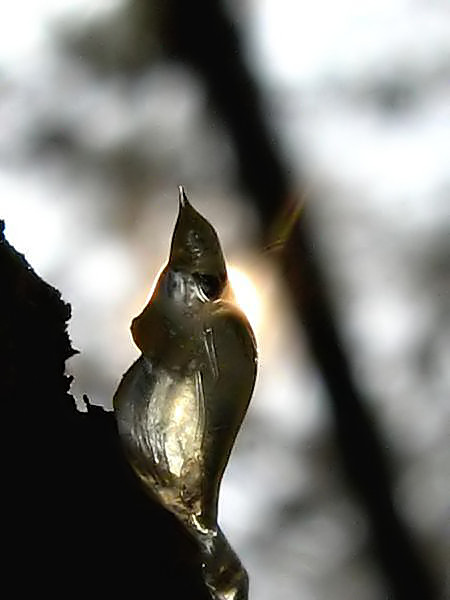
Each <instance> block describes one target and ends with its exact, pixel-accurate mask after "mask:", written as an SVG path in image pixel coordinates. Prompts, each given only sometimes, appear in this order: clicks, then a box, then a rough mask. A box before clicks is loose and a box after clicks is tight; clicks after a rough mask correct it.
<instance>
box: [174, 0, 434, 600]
mask: <svg viewBox="0 0 450 600" xmlns="http://www.w3.org/2000/svg"><path fill="white" fill-rule="evenodd" d="M170 7H171V10H170V11H169V12H170V14H171V21H170V22H169V24H168V36H169V38H170V39H171V40H172V50H173V53H174V54H175V56H176V57H177V58H179V59H181V60H183V61H186V62H188V63H189V64H191V65H192V66H193V67H194V68H195V69H196V70H197V71H198V72H199V73H200V75H201V76H202V77H203V79H204V81H205V82H206V85H207V89H208V92H209V95H210V98H211V101H212V103H213V104H214V106H215V108H216V109H217V110H218V112H219V114H220V116H221V117H222V118H223V120H224V121H225V123H226V125H227V127H228V130H229V132H230V134H231V137H232V139H233V142H234V146H235V150H236V153H237V157H238V161H239V176H240V180H241V183H242V185H243V187H244V188H245V189H246V191H247V192H248V193H249V195H250V197H251V198H252V200H253V202H254V205H255V207H256V209H257V210H258V212H259V215H260V217H261V221H262V223H263V229H264V235H265V236H266V239H267V237H268V234H269V231H270V228H271V224H272V223H273V221H274V219H275V218H276V216H277V215H278V214H279V212H280V211H281V209H282V208H283V207H284V204H285V203H286V202H287V199H288V197H289V192H290V182H289V177H288V174H287V171H286V168H285V167H284V166H283V165H282V164H281V162H280V160H279V159H278V155H277V150H276V148H275V146H274V143H273V141H272V138H271V135H270V133H269V131H268V128H267V126H266V123H265V121H264V118H263V113H262V110H261V98H260V95H259V93H258V90H257V86H256V84H255V82H254V80H253V78H252V76H251V75H250V73H249V71H248V69H247V67H246V65H245V64H244V61H243V58H242V52H241V49H240V45H239V40H238V36H237V34H236V30H235V28H234V27H233V25H232V23H231V21H230V20H229V18H228V17H227V15H226V14H225V11H224V6H223V3H222V2H219V1H217V0H198V1H197V2H196V3H195V5H192V3H184V2H176V1H173V2H172V3H170ZM312 236H313V232H312V231H311V230H310V228H309V227H308V222H307V219H306V218H304V219H302V221H301V223H300V225H299V226H298V227H297V228H296V229H295V230H294V233H293V235H292V237H291V239H290V241H289V244H288V247H287V248H286V252H285V253H284V256H283V262H282V268H283V269H284V270H285V273H286V283H287V285H288V288H289V291H290V293H291V296H292V299H293V301H294V303H295V306H296V309H297V314H298V318H299V322H300V323H301V325H302V327H303V329H304V331H305V333H306V336H307V339H308V342H309V345H310V348H311V352H312V354H313V356H314V358H315V360H316V363H317V365H318V367H319V369H320V372H321V374H322V377H323V380H324V383H325V386H326V388H327V391H328V395H329V398H330V401H331V404H332V408H333V412H334V416H335V428H336V436H337V438H338V442H339V447H340V449H341V454H342V460H343V465H344V466H345V470H346V473H347V475H348V479H349V481H350V482H351V484H352V486H353V488H354V490H355V491H356V493H357V494H358V496H359V499H360V501H361V502H362V504H363V506H364V507H365V510H366V512H367V515H368V517H369V522H370V526H371V538H372V541H373V548H374V551H375V553H376V556H377V558H378V562H379V564H380V565H381V567H382V569H383V571H384V574H385V577H386V579H387V582H388V587H389V588H390V590H391V594H392V597H395V598H396V599H397V600H410V599H411V598H427V599H428V600H432V599H433V598H435V597H436V592H435V585H434V581H433V579H432V577H431V575H430V574H429V573H428V571H427V569H426V567H425V565H424V563H423V561H422V560H421V558H420V557H419V555H418V554H417V552H416V551H415V548H414V544H413V541H412V539H411V536H410V534H409V532H408V530H407V528H406V527H405V525H404V523H403V522H402V519H401V518H400V516H399V514H398V512H397V510H396V508H395V507H394V503H393V499H392V492H391V486H390V481H389V476H388V470H387V464H386V457H385V455H384V452H383V450H382V443H381V439H380V435H379V433H378V432H377V429H376V426H375V423H374V422H373V419H372V418H371V416H370V415H369V412H368V410H367V404H366V402H365V401H364V398H363V397H362V394H361V391H360V390H359V389H358V388H357V386H356V384H355V382H354V380H353V378H352V375H351V369H350V365H349V362H348V359H347V356H346V354H345V351H344V345H343V343H342V340H341V339H340V336H339V333H338V330H337V327H336V323H335V320H334V318H333V312H332V308H331V303H330V300H329V298H328V294H327V289H326V287H325V285H324V281H323V277H322V273H321V268H320V264H319V262H318V258H317V255H316V252H315V250H314V246H313V244H312V243H311V238H312Z"/></svg>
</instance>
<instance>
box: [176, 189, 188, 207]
mask: <svg viewBox="0 0 450 600" xmlns="http://www.w3.org/2000/svg"><path fill="white" fill-rule="evenodd" d="M178 203H179V206H180V210H181V209H182V208H184V207H185V206H186V205H187V204H189V200H188V199H187V196H186V192H185V191H184V187H183V186H182V185H179V186H178Z"/></svg>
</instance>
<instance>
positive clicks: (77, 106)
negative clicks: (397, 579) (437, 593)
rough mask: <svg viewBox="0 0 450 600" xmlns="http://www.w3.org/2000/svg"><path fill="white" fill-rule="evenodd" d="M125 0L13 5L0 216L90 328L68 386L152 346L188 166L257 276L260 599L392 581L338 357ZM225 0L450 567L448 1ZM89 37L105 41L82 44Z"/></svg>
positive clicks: (230, 502)
mask: <svg viewBox="0 0 450 600" xmlns="http://www.w3.org/2000/svg"><path fill="white" fill-rule="evenodd" d="M127 7H128V4H127V2H126V1H125V0H115V1H112V0H109V1H108V2H106V1H105V0H103V1H97V2H95V3H92V2H87V1H86V0H66V1H65V2H63V3H61V2H55V1H50V0H32V1H30V0H27V1H24V0H20V1H19V0H17V1H16V2H14V3H9V4H8V5H7V6H6V5H5V6H4V7H3V8H2V11H1V12H2V18H1V19H0V120H1V126H2V127H1V130H2V135H1V136H0V218H3V219H5V221H6V236H7V238H8V239H9V241H10V242H11V243H12V244H13V245H14V246H15V247H16V248H17V249H18V250H19V251H20V252H23V253H24V254H25V255H26V257H27V259H28V261H29V262H30V264H31V265H32V266H33V268H34V269H35V270H36V271H37V273H38V274H39V275H41V276H42V277H43V278H44V279H45V280H46V281H48V282H49V283H51V284H52V285H54V286H55V287H57V288H58V289H59V290H60V291H61V292H62V294H63V297H64V299H65V300H66V301H68V302H70V303H71V305H72V310H73V317H72V320H71V323H70V336H71V339H72V341H73V345H74V347H75V348H77V349H79V350H81V354H80V355H78V356H76V357H74V358H73V359H71V361H70V364H69V365H68V370H69V371H70V372H71V373H73V374H74V376H75V381H74V384H73V387H72V392H73V394H74V396H75V397H76V399H77V401H78V402H79V405H80V406H81V402H80V400H81V397H82V395H83V394H84V393H86V394H87V395H88V396H89V398H90V400H91V401H92V402H94V403H97V404H102V405H104V406H106V407H107V408H110V407H111V398H112V394H113V392H114V389H115V387H116V385H117V383H118V381H119V379H120V377H121V374H122V373H123V372H124V370H125V369H126V368H127V367H128V365H129V364H130V363H131V361H132V360H133V359H134V357H135V356H136V355H137V350H136V348H134V347H133V344H132V340H131V336H130V334H129V323H130V321H131V319H132V318H133V317H134V316H135V315H136V314H137V313H138V312H139V311H140V310H141V308H142V307H143V305H144V303H145V301H146V297H147V294H148V291H149V289H150V287H151V284H152V281H153V278H154V276H155V275H156V273H157V272H158V270H159V268H160V267H161V265H162V264H163V262H164V261H165V259H166V257H167V252H168V247H169V242H170V236H171V232H172V227H173V224H174V220H175V217H176V212H177V199H176V194H177V190H176V186H177V185H178V184H179V183H183V184H184V185H185V186H186V188H187V192H188V195H189V196H190V199H191V200H192V202H193V204H194V205H195V206H196V208H198V209H199V210H200V211H201V212H202V213H203V214H205V216H206V217H207V218H208V219H210V221H211V222H212V223H213V224H214V225H215V226H216V228H217V230H218V232H219V236H220V238H221V240H222V242H223V245H224V249H225V253H226V255H227V258H228V260H229V264H230V265H232V266H233V268H234V273H235V278H234V282H235V284H236V291H237V293H238V295H239V293H241V297H243V301H245V300H247V301H248V300H249V299H251V303H250V305H248V304H247V305H246V307H247V309H248V310H249V316H250V318H251V320H252V322H253V323H254V325H255V330H256V334H257V338H258V342H259V347H260V364H261V367H260V373H259V378H258V384H257V389H256V393H255V396H254V399H253V401H252V406H251V410H250V413H249V415H248V418H247V420H246V424H245V426H244V428H243V430H242V432H241V434H240V436H239V439H238V444H237V447H236V449H235V452H234V454H233V458H232V461H231V463H230V465H229V468H228V471H227V473H226V477H225V480H224V484H223V490H222V498H221V522H222V523H223V526H224V529H225V531H226V532H227V533H228V534H229V537H230V540H231V542H232V544H233V545H234V546H235V547H236V549H237V551H238V553H239V554H240V555H241V556H242V559H243V562H244V563H245V564H246V566H247V567H248V569H249V572H250V576H251V598H252V600H273V599H274V598H283V599H284V600H291V599H292V600H294V599H298V598H302V600H328V599H330V600H331V599H333V600H341V599H342V600H348V599H358V600H381V599H382V598H385V597H386V592H385V587H384V582H383V579H382V577H381V576H380V573H379V570H378V568H377V566H376V565H375V563H374V562H373V559H372V556H371V554H370V552H369V551H368V548H367V546H366V542H367V539H366V538H367V529H366V523H365V516H364V513H363V512H362V511H361V509H360V508H359V507H358V505H357V504H356V503H355V502H354V501H353V499H352V496H351V494H349V491H348V489H347V488H346V485H345V483H344V482H343V481H342V475H341V471H340V467H339V465H338V458H337V457H336V455H335V449H334V447H333V443H332V442H331V440H330V428H331V426H332V424H331V422H330V419H331V416H330V412H329V408H328V402H327V398H326V397H325V394H324V390H323V387H322V383H321V379H320V375H319V374H318V373H317V372H316V370H315V367H314V365H313V364H311V360H310V358H309V356H308V351H307V348H305V345H304V340H303V339H302V338H301V337H300V336H299V335H298V334H297V327H296V325H295V323H294V319H295V317H294V315H293V314H292V311H291V308H290V305H289V302H288V300H287V298H286V295H285V293H284V288H283V281H282V280H281V279H280V276H279V274H278V273H277V270H276V267H275V265H274V264H273V263H272V262H271V259H270V256H268V255H265V254H263V253H262V252H261V251H260V250H259V249H258V248H257V247H256V243H257V234H258V227H259V224H258V220H257V216H256V215H255V214H254V212H253V210H252V208H251V206H250V204H249V203H248V201H247V199H246V198H245V196H244V195H243V194H242V192H240V191H239V189H238V187H237V186H236V184H235V171H236V158H235V156H234V152H233V148H232V145H231V144H230V141H229V138H228V136H227V132H226V129H225V128H224V126H223V124H222V123H221V122H220V121H218V120H217V119H216V118H215V115H214V114H212V113H211V111H210V109H209V105H208V100H207V98H206V94H205V88H204V85H203V83H202V81H201V80H199V78H198V77H197V76H195V75H194V74H193V73H192V72H190V71H189V70H187V69H186V67H184V66H182V65H180V64H177V63H174V62H170V61H168V60H167V59H164V58H161V57H160V56H159V55H158V53H157V52H156V51H155V59H154V61H153V62H151V63H150V64H149V66H148V69H146V70H142V71H140V72H138V73H133V74H130V75H126V74H124V72H123V70H122V71H119V70H117V71H116V70H115V69H114V68H113V67H111V65H113V66H114V64H115V63H114V61H115V60H119V59H118V57H120V53H121V52H122V53H123V49H124V48H125V47H126V46H127V44H128V43H129V40H132V33H130V31H131V32H132V29H130V28H131V26H132V23H131V24H130V23H129V22H127V19H126V16H127V14H128V12H127ZM228 8H229V10H230V13H231V14H232V16H233V18H234V19H235V21H236V27H237V28H238V31H239V34H240V36H241V40H242V44H243V47H244V49H245V57H246V61H247V63H248V65H249V66H250V68H251V69H252V70H253V72H254V73H255V76H256V77H257V80H258V82H259V85H260V86H261V89H262V90H263V94H264V101H265V112H266V118H267V120H268V123H269V126H270V128H271V130H272V132H273V136H274V138H275V139H276V140H277V143H278V144H279V146H280V148H281V152H282V155H283V160H284V161H285V163H286V164H287V165H288V167H289V169H290V172H291V175H292V178H293V180H294V182H295V181H297V182H298V192H299V195H302V194H303V193H304V191H305V186H307V187H311V188H312V189H313V190H314V194H313V197H314V201H313V202H314V205H313V206H312V207H310V208H311V209H312V212H313V215H314V224H315V236H316V242H317V245H318V247H319V248H320V251H321V256H322V260H323V265H324V267H325V269H326V274H327V277H328V281H329V285H330V286H331V289H332V291H333V299H334V302H335V307H336V310H337V314H338V317H339V324H340V327H341V331H342V334H343V336H344V339H345V342H346V344H347V349H348V353H349V356H350V359H351V362H352V367H353V372H354V375H355V377H356V378H357V381H358V383H359V385H360V386H361V387H362V389H363V390H364V392H365V394H366V397H367V399H368V402H370V406H371V409H372V410H373V414H374V415H375V416H376V419H377V421H378V423H379V425H380V426H381V428H382V431H383V435H384V440H385V444H386V447H387V448H388V450H389V454H390V458H391V460H392V464H393V466H394V469H395V490H394V491H395V498H396V502H397V503H398V506H399V508H400V512H401V514H402V515H403V516H404V518H405V519H406V520H407V522H408V524H409V525H410V526H411V528H412V530H413V532H414V534H415V536H416V539H417V541H418V544H419V545H420V547H421V549H422V551H423V555H424V556H425V557H426V560H427V561H428V563H429V565H430V566H431V567H432V568H433V569H434V570H435V571H436V573H440V572H442V571H443V569H444V565H445V560H446V547H447V544H448V541H449V526H448V523H449V521H450V520H449V516H450V514H449V513H450V511H449V505H450V502H449V499H450V486H449V476H450V473H449V465H450V448H449V428H448V424H449V422H450V420H449V417H450V415H449V413H450V404H449V401H448V400H449V391H450V372H449V368H448V364H449V359H450V336H449V327H448V317H449V302H448V294H449V270H448V255H449V247H450V241H449V240H450V236H449V223H450V218H449V212H450V209H449V207H450V202H449V200H450V169H449V166H450V78H449V72H450V7H449V4H448V2H447V1H446V0H433V1H425V0H389V1H387V0H383V1H380V0H378V1H377V2H374V1H372V0H367V1H366V2H357V1H356V0H338V1H336V2H332V1H331V0H320V1H317V2H315V3H310V2H309V3H306V2H296V1H294V0H276V1H275V0H258V1H256V0H253V1H252V0H247V1H246V2H241V3H237V2H232V3H229V5H228ZM89 32H94V34H89ZM95 36H97V38H95ZM102 36H103V37H102ZM108 36H109V37H108ZM93 38H94V41H96V42H97V46H98V47H95V48H96V49H95V52H97V53H98V54H99V56H100V57H101V60H100V59H99V62H98V63H97V64H96V62H95V60H92V61H90V59H89V57H90V56H91V55H90V54H89V53H86V54H83V53H82V52H77V48H83V44H85V45H87V44H88V42H89V41H92V39H93ZM109 38H111V39H109ZM74 40H75V42H74ZM108 40H109V41H108ZM77 44H79V45H77ZM155 44H156V46H157V41H156V42H155ZM92 52H94V51H92ZM115 53H117V56H116V54H115ZM102 61H103V63H102ZM99 64H100V65H103V68H101V67H99V66H98V65H99ZM105 64H107V65H109V67H110V68H105V67H104V65H105ZM305 176H306V178H307V181H306V182H305V180H304V178H305ZM306 202H308V195H306ZM447 558H448V557H447ZM423 600H425V599H423Z"/></svg>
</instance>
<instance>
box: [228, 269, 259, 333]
mask: <svg viewBox="0 0 450 600" xmlns="http://www.w3.org/2000/svg"><path fill="white" fill-rule="evenodd" d="M227 271H228V278H229V280H230V283H231V287H232V288H233V292H234V296H235V299H236V303H237V305H238V306H239V308H240V309H241V310H242V311H243V313H244V314H245V316H246V317H247V319H248V320H249V321H250V325H251V326H252V328H253V331H254V332H255V335H258V333H259V330H260V327H261V323H262V313H263V303H262V298H261V295H260V293H259V292H258V288H257V287H256V285H255V283H254V282H253V281H252V279H251V278H250V277H249V275H248V274H247V273H245V272H244V271H243V270H242V269H240V268H238V267H235V266H233V265H232V266H228V268H227Z"/></svg>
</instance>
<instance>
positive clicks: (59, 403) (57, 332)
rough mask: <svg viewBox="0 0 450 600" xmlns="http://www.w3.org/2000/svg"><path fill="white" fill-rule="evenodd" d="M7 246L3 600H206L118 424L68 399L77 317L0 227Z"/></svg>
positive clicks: (191, 556) (0, 332)
mask: <svg viewBox="0 0 450 600" xmlns="http://www.w3.org/2000/svg"><path fill="white" fill-rule="evenodd" d="M0 236H1V237H0V308H1V310H0V386H1V387H0V398H1V403H2V425H3V427H2V429H3V438H4V440H5V442H6V443H5V445H4V473H5V476H4V481H3V484H4V485H3V495H4V497H5V496H6V502H5V503H3V506H4V508H3V512H2V514H3V523H2V536H1V538H2V546H3V556H5V557H6V568H3V573H4V577H3V582H4V583H3V585H4V586H5V589H8V588H6V585H7V583H9V585H11V590H13V591H12V596H13V597H17V598H19V597H24V598H27V597H38V596H41V595H42V596H43V597H46V598H49V597H50V598H51V597H58V598H65V597H67V596H68V594H70V595H72V594H75V593H83V594H84V597H94V594H95V593H97V594H98V597H99V598H105V597H109V596H110V595H111V594H112V595H113V597H117V596H118V595H119V594H123V596H124V597H125V598H146V599H151V598H158V599H159V598H164V599H168V598H172V599H174V600H175V599H176V600H179V599H180V598H192V599H195V600H202V599H203V598H204V599H205V600H206V599H207V598H209V595H208V593H207V591H206V589H205V588H204V585H203V583H202V579H201V571H200V564H199V560H198V555H197V550H196V546H195V544H194V543H193V542H192V541H191V540H190V539H188V538H187V537H186V535H185V533H184V532H183V530H182V529H181V527H180V526H179V525H178V523H177V521H176V520H175V518H174V517H173V516H172V515H170V514H169V513H167V512H166V511H165V510H163V509H161V508H160V507H159V506H158V505H157V504H155V503H153V502H151V501H150V500H149V499H148V498H147V497H146V496H145V495H144V494H143V492H142V491H141V489H140V487H139V484H138V483H137V481H136V479H135V477H134V475H133V474H132V473H131V471H130V470H129V468H128V465H127V463H126V462H125V461H124V458H123V456H122V452H121V449H120V446H119V443H118V435H117V432H116V427H115V421H114V418H113V415H112V413H109V412H106V411H104V410H103V409H102V408H100V407H96V406H89V410H88V412H87V413H80V412H78V411H77V409H76V407H75V404H74V400H73V398H72V397H71V396H70V394H69V392H68V390H69V385H70V380H69V378H68V377H67V376H65V374H64V364H65V360H66V359H67V358H68V357H70V356H71V355H72V354H73V353H74V351H73V349H72V347H71V345H70V341H69V337H68V335H67V330H66V327H67V321H68V319H69V318H70V306H69V305H68V304H66V303H64V302H63V301H62V300H61V296H60V294H59V292H58V291H57V290H55V289H54V288H52V287H50V286H49V285H48V284H46V283H45V282H44V281H42V280H41V279H40V278H39V277H38V276H37V275H36V274H35V273H34V272H33V270H32V269H31V268H30V266H29V265H28V264H27V262H26V261H25V259H24V257H23V256H21V255H20V254H18V253H17V252H16V251H15V250H14V248H12V247H11V246H10V245H9V244H8V242H7V241H6V240H5V239H4V235H3V223H2V224H1V234H0ZM4 560H5V559H4ZM5 576H6V577H5ZM7 580H8V581H7ZM31 594H32V596H31Z"/></svg>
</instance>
